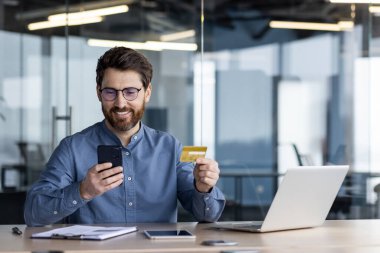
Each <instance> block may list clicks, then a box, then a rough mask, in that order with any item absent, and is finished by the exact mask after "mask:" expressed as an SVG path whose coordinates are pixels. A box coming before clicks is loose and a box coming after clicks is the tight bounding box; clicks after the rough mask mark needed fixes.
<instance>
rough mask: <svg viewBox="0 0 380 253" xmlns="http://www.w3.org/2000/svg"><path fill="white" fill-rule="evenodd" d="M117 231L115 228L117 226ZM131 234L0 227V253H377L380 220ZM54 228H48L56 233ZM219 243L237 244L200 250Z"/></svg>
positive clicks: (188, 225) (191, 227)
mask: <svg viewBox="0 0 380 253" xmlns="http://www.w3.org/2000/svg"><path fill="white" fill-rule="evenodd" d="M118 225H120V224H118ZM137 225H138V227H139V229H140V230H139V231H138V232H137V233H132V234H127V235H124V236H120V237H115V238H112V239H109V240H105V241H76V240H51V239H30V238H29V236H30V235H31V233H34V232H39V231H44V230H47V229H51V227H50V228H47V227H44V228H26V229H25V226H19V227H20V229H21V230H22V231H23V232H24V233H23V234H22V235H21V236H17V235H13V234H12V233H11V228H12V227H13V225H1V226H0V252H1V253H4V252H30V251H37V250H48V249H50V250H64V252H68V253H92V252H117V253H121V252H181V253H186V252H220V251H221V250H226V249H257V250H259V252H273V253H277V252H286V253H287V252H296V253H298V252H303V253H308V252H311V253H313V252H328V253H340V252H344V253H346V252H347V253H352V252H360V253H372V252H376V253H378V252H380V220H344V221H326V223H325V224H324V225H323V226H322V227H318V228H312V229H300V230H293V231H282V232H272V233H264V234H254V233H246V232H234V231H219V230H211V229H209V228H208V227H209V226H210V224H197V223H178V224H137ZM59 226H60V225H55V226H54V227H59ZM162 228H164V229H169V228H171V229H173V228H182V229H188V230H190V231H192V232H194V233H195V234H196V235H197V239H196V240H182V241H157V240H156V241H155V240H149V239H146V238H145V236H144V235H143V233H142V230H144V229H162ZM209 239H224V240H232V241H237V242H239V245H237V246H225V247H214V246H203V245H201V244H200V243H201V241H203V240H209Z"/></svg>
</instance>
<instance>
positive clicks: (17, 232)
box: [12, 227, 22, 235]
mask: <svg viewBox="0 0 380 253" xmlns="http://www.w3.org/2000/svg"><path fill="white" fill-rule="evenodd" d="M12 233H13V234H15V235H22V231H21V230H20V229H19V228H18V227H13V228H12Z"/></svg>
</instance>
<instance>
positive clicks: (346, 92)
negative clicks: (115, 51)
mask: <svg viewBox="0 0 380 253" xmlns="http://www.w3.org/2000/svg"><path fill="white" fill-rule="evenodd" d="M375 7H376V5H370V4H355V3H332V2H330V1H287V0H284V1H264V0H259V1H248V2H247V1H243V0H238V1H217V0H208V1H204V0H189V1H171V0H162V1H159V0H155V1H135V0H126V1H124V0H112V1H95V0H91V1H83V0H82V1H73V0H65V1H41V0H38V1H37V0H31V1H19V0H4V1H1V2H0V168H1V171H2V173H1V189H2V191H19V190H25V189H26V188H27V187H28V185H30V184H31V183H32V182H33V181H34V180H35V179H36V178H37V176H38V174H39V172H40V171H41V169H42V168H43V165H44V164H45V163H46V161H47V159H48V158H49V156H50V154H51V152H52V151H53V149H54V148H55V147H56V145H57V144H58V143H59V141H60V140H61V139H62V138H64V137H65V136H67V135H69V134H72V133H75V132H78V131H80V130H82V129H84V128H86V127H87V126H90V125H92V124H94V123H96V122H97V121H100V120H102V118H103V117H102V113H101V108H100V104H99V102H98V101H97V97H96V91H95V87H96V83H95V68H96V63H97V59H98V58H99V56H100V55H102V54H103V53H104V52H105V51H106V50H107V49H108V48H110V47H112V46H115V45H125V46H127V47H132V48H135V49H137V50H139V51H141V52H142V53H143V54H144V55H146V56H147V57H148V58H149V60H150V61H151V62H152V65H153V68H154V78H153V82H152V85H153V95H152V99H151V101H150V102H149V104H148V106H147V108H146V112H145V115H144V122H145V123H146V124H147V125H149V126H151V127H153V128H156V129H160V130H164V131H168V132H170V133H172V134H174V135H175V136H176V137H178V138H179V139H180V141H182V143H183V144H184V145H206V146H208V156H209V157H211V158H215V159H216V160H217V161H218V162H219V167H220V169H221V175H220V180H219V182H218V186H219V187H220V188H221V189H222V190H223V192H224V193H225V195H226V198H227V206H226V209H225V212H224V213H223V216H222V217H221V219H222V220H252V219H260V218H263V216H265V213H266V211H267V209H268V207H269V205H270V203H271V201H272V199H273V196H274V194H275V192H276V190H277V187H278V183H279V182H280V180H281V175H282V174H283V173H284V172H285V171H286V169H287V168H289V167H292V166H298V165H327V164H349V165H350V173H349V175H348V176H347V178H346V180H345V183H344V185H343V187H342V188H341V190H340V192H339V194H338V197H337V199H336V201H335V203H334V206H333V208H332V209H331V212H330V215H329V218H334V219H349V218H376V217H378V215H379V213H380V212H378V211H377V193H376V192H375V191H374V187H375V186H376V185H377V183H380V177H379V176H380V172H379V168H378V163H379V162H378V159H379V158H378V157H380V156H379V155H378V154H379V152H380V151H379V149H380V147H379V146H380V138H379V137H378V136H377V135H378V133H377V129H379V126H378V125H379V124H380V123H379V122H380V121H379V116H380V112H379V110H380V109H378V108H380V106H379V105H377V103H378V102H377V101H379V99H378V98H377V96H378V94H380V92H379V90H378V89H379V84H378V83H379V82H378V81H377V80H378V79H379V77H378V74H377V73H379V71H377V68H378V67H380V66H378V65H379V62H378V55H379V52H380V51H379V50H378V44H379V40H378V36H379V34H380V32H379V31H378V30H379V29H378V27H379V26H378V25H377V23H378V22H380V21H379V17H378V14H377V12H376V8H375ZM100 10H103V12H102V11H100ZM104 10H105V11H104ZM65 14H66V15H65ZM67 14H68V15H67ZM284 21H286V22H284ZM301 25H302V26H303V27H300V26H301ZM379 45H380V44H379ZM180 215H181V217H180V220H188V219H191V218H190V217H186V216H185V214H182V213H181V212H180Z"/></svg>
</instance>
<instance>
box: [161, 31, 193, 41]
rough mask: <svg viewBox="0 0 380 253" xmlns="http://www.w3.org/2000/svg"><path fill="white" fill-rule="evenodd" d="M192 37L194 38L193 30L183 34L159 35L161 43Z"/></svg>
mask: <svg viewBox="0 0 380 253" xmlns="http://www.w3.org/2000/svg"><path fill="white" fill-rule="evenodd" d="M194 36H195V30H187V31H183V32H176V33H170V34H165V35H161V36H160V40H161V41H173V40H180V39H186V38H191V37H194Z"/></svg>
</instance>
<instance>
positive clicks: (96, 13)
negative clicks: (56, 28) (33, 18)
mask: <svg viewBox="0 0 380 253" xmlns="http://www.w3.org/2000/svg"><path fill="white" fill-rule="evenodd" d="M127 11H128V6H127V5H118V6H113V7H108V8H100V9H94V10H88V11H80V12H72V13H60V14H55V15H50V16H49V17H48V20H49V21H59V20H66V19H68V20H72V19H84V18H93V17H101V16H107V15H113V14H119V13H124V12H127Z"/></svg>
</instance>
